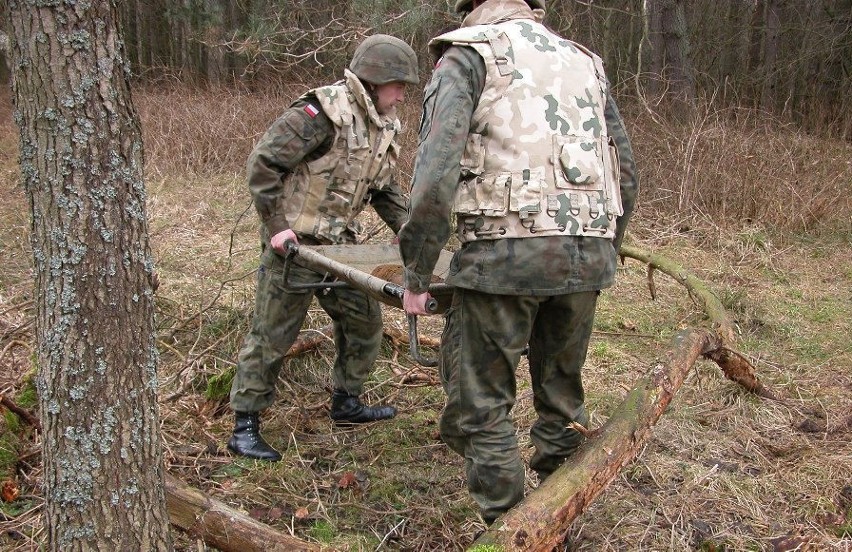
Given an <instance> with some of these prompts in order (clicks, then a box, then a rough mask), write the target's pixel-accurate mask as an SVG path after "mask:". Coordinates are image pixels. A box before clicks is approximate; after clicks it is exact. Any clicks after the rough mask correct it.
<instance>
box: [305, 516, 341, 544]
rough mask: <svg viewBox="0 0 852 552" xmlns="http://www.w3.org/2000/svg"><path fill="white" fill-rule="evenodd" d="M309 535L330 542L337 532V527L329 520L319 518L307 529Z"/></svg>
mask: <svg viewBox="0 0 852 552" xmlns="http://www.w3.org/2000/svg"><path fill="white" fill-rule="evenodd" d="M308 533H310V535H311V537H313V538H315V539H316V540H318V541H319V542H322V543H330V542H331V541H332V540H334V536H335V535H336V534H337V529H335V528H334V526H333V525H332V524H330V523H329V522H327V521H325V520H322V519H319V520H317V521H315V522H314V524H313V525H312V526H311V528H310V529H308Z"/></svg>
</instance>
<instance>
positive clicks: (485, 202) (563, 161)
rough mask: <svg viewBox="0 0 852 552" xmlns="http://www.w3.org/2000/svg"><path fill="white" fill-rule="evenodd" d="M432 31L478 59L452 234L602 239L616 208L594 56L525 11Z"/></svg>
mask: <svg viewBox="0 0 852 552" xmlns="http://www.w3.org/2000/svg"><path fill="white" fill-rule="evenodd" d="M435 41H443V42H449V43H451V44H456V45H466V46H470V47H472V48H475V49H476V51H477V52H478V53H479V54H480V55H481V56H482V58H483V59H484V60H485V65H486V69H487V74H486V79H485V88H484V90H483V92H482V95H481V97H480V100H479V104H478V105H477V107H476V109H475V111H474V113H473V118H472V121H471V130H470V133H469V136H468V139H467V144H466V146H465V151H464V155H463V157H462V160H461V179H460V182H459V188H458V191H457V193H456V198H455V205H454V210H455V212H456V214H457V222H458V227H457V233H458V237H459V239H460V240H461V241H462V242H467V241H473V240H482V239H501V238H524V237H536V236H553V235H566V236H592V237H599V238H608V239H612V238H613V237H614V235H615V221H616V218H617V217H618V216H619V215H621V214H622V212H623V210H622V207H621V195H620V188H619V173H618V167H619V163H618V159H617V153H616V149H615V146H614V144H613V143H612V142H611V140H610V138H609V136H608V135H607V129H606V122H605V120H604V107H605V101H606V97H607V95H606V87H607V83H606V77H605V76H604V72H603V67H602V63H601V60H600V58H599V57H597V56H596V55H595V54H593V53H591V52H589V51H588V50H586V49H585V48H583V47H582V46H580V45H578V44H575V43H573V42H571V41H569V40H565V39H563V38H561V37H559V36H557V35H555V34H553V33H551V32H550V31H549V30H547V28H545V27H544V26H543V25H541V24H539V23H537V22H535V21H532V20H528V19H516V20H512V21H508V22H504V23H499V24H496V25H482V26H472V27H463V28H461V29H458V30H456V31H452V32H450V33H447V34H444V35H441V36H439V37H437V38H436V39H435Z"/></svg>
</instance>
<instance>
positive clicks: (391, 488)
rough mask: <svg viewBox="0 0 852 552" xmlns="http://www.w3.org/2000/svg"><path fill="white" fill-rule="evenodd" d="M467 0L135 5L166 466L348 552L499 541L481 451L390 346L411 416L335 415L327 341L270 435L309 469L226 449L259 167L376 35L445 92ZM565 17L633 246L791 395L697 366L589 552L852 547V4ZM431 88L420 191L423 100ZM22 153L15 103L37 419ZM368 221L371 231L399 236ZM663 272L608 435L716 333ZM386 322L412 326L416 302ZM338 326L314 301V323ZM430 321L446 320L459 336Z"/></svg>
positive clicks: (17, 353)
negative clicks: (259, 144)
mask: <svg viewBox="0 0 852 552" xmlns="http://www.w3.org/2000/svg"><path fill="white" fill-rule="evenodd" d="M448 4H452V2H447V1H443V0H442V1H438V0H429V1H421V2H413V1H408V0H403V1H397V2H390V1H376V2H368V1H365V0H356V1H353V2H346V3H341V2H331V1H323V0H318V1H315V2H304V1H296V0H289V1H259V0H254V1H234V2H225V1H223V0H203V1H202V0H183V1H179V2H177V1H175V2H158V1H153V0H151V1H141V0H130V1H126V2H122V3H121V4H120V10H121V12H122V20H123V29H124V32H125V46H126V48H127V54H128V57H129V59H130V60H131V65H132V72H133V74H134V75H135V78H134V81H133V83H132V86H133V94H134V101H135V103H136V106H137V109H138V110H139V113H140V117H141V120H142V128H143V133H144V142H145V152H146V167H145V170H146V186H147V189H148V196H149V212H148V214H149V220H150V231H151V245H152V248H153V249H154V251H155V256H156V258H157V266H158V271H159V274H160V279H161V288H160V290H159V291H158V304H157V305H158V332H159V345H160V352H161V358H160V363H161V366H160V374H161V384H160V385H161V408H162V415H163V432H164V435H163V437H164V442H165V444H166V457H167V458H166V461H167V465H168V468H169V471H170V472H171V473H173V474H175V475H177V476H179V477H181V478H182V479H184V480H185V481H187V482H189V483H191V484H192V485H194V486H196V487H198V488H201V489H203V490H204V491H205V492H207V493H209V494H210V495H212V496H214V497H216V498H217V499H219V500H222V501H225V502H227V503H228V504H230V505H232V506H233V507H236V508H241V509H244V510H246V511H248V512H250V513H251V514H252V515H253V516H254V517H257V518H258V519H261V520H262V521H264V522H266V523H269V524H270V525H273V526H275V527H276V528H278V529H279V530H282V531H285V532H289V533H293V534H294V535H296V536H298V537H300V538H303V539H305V540H311V541H314V542H317V543H322V544H326V545H328V546H330V547H332V548H334V549H350V550H378V549H388V550H445V549H446V550H451V549H461V548H463V547H464V546H466V545H467V544H468V543H469V542H470V541H471V540H472V537H473V535H474V534H475V533H476V532H477V531H478V530H479V529H481V524H479V522H478V520H477V519H476V515H475V507H474V506H473V505H472V503H471V502H470V500H469V498H468V497H467V495H466V492H465V490H464V482H463V480H462V473H463V471H462V467H461V462H460V460H459V459H458V458H456V457H454V456H453V455H452V454H450V453H449V452H448V451H447V450H446V448H445V447H444V446H443V445H442V444H441V443H440V441H439V440H438V439H437V438H436V435H435V429H436V426H435V420H436V419H437V417H438V415H439V412H440V407H441V404H442V395H441V390H440V387H439V386H437V385H436V383H435V380H434V378H432V377H431V376H432V374H430V373H429V371H428V370H422V369H418V368H416V367H415V366H413V365H412V363H411V362H410V360H408V359H407V358H405V356H406V355H405V352H404V347H402V348H399V347H397V345H396V344H394V343H393V342H392V341H388V344H387V347H386V351H385V353H384V354H383V357H382V359H381V361H380V365H379V366H378V369H377V372H376V375H375V376H374V380H375V381H373V382H372V385H371V391H370V393H372V394H375V396H376V397H377V398H378V397H381V398H390V399H392V400H394V401H395V402H396V403H397V404H398V405H399V406H400V407H401V408H402V411H403V413H404V414H403V415H402V416H400V418H399V419H398V423H397V422H394V424H387V425H383V426H381V427H374V428H369V429H358V430H348V431H342V430H340V429H338V428H335V427H334V426H332V425H331V424H329V423H328V421H327V416H326V410H325V409H326V408H327V405H326V400H327V395H328V388H329V385H330V382H329V376H328V366H329V363H330V361H331V359H332V358H333V354H334V352H333V347H332V346H331V345H330V344H329V343H328V342H326V343H324V344H322V345H321V346H320V347H319V348H318V349H317V350H316V351H314V352H312V353H310V354H307V355H302V356H299V357H296V358H293V359H291V360H290V362H289V365H288V368H287V370H286V371H285V377H283V378H282V382H281V386H280V387H281V396H280V398H279V402H278V403H277V404H276V407H274V408H273V409H271V410H274V412H272V413H270V416H269V419H268V421H267V422H266V425H265V426H264V427H265V433H267V434H268V435H269V436H270V438H271V440H272V442H273V444H274V445H276V446H278V447H279V448H283V449H286V450H287V455H286V457H285V461H284V462H282V463H280V464H278V465H275V466H265V465H263V466H258V465H255V464H253V463H251V462H246V461H244V460H242V459H235V458H232V457H231V456H229V455H228V454H227V452H226V451H225V450H224V442H225V439H226V438H227V435H228V433H229V429H230V427H229V426H230V424H231V423H232V420H231V417H230V414H229V411H228V409H227V402H226V399H225V394H226V391H227V384H225V385H224V386H223V385H222V381H223V380H224V381H225V382H227V381H228V380H227V377H228V374H229V373H231V371H232V370H233V361H234V358H235V355H236V351H237V350H238V347H239V344H240V340H241V338H242V335H243V334H244V333H245V331H246V328H247V326H248V323H249V321H250V316H251V310H252V305H253V269H254V265H255V264H256V255H257V239H256V222H255V220H254V215H253V213H252V212H251V205H250V200H249V197H248V193H247V191H246V189H245V184H244V181H243V176H244V175H243V171H244V164H245V160H246V157H247V155H248V152H249V151H250V149H251V146H252V144H253V143H254V141H255V140H256V139H257V138H258V137H259V135H260V134H261V133H262V132H263V131H264V130H265V129H266V128H267V127H268V125H269V124H270V123H271V121H272V120H273V119H274V118H275V117H276V116H277V114H278V113H280V112H281V110H282V109H284V108H285V107H286V106H287V105H288V104H289V103H290V102H291V101H292V100H293V99H295V98H296V97H297V96H298V95H300V94H301V93H302V92H304V91H305V90H307V89H308V88H310V87H312V86H316V85H320V84H326V83H328V82H330V81H333V80H336V79H337V78H339V77H340V76H341V75H342V70H343V68H344V67H345V66H346V64H347V63H348V59H349V57H350V56H351V53H352V51H353V49H354V47H355V45H356V44H357V43H358V42H359V41H360V40H361V38H363V37H364V36H366V35H368V34H372V33H374V32H384V33H389V34H394V35H396V36H399V37H401V38H403V39H405V40H407V41H409V42H410V43H411V44H412V46H413V47H414V48H415V50H416V51H417V52H418V54H419V56H420V61H421V72H422V74H423V84H425V82H426V77H427V75H428V74H429V72H430V69H431V66H432V63H433V62H434V60H431V59H429V56H428V54H427V49H426V43H427V42H428V39H429V38H430V37H431V36H434V35H436V34H438V33H440V32H441V31H443V30H447V29H449V28H453V27H454V26H456V25H457V23H458V19H457V18H456V17H455V16H454V15H452V14H451V9H450V8H451V6H450V5H448ZM548 4H549V6H548V8H549V9H548V17H547V23H548V24H549V25H550V26H551V27H552V28H554V29H555V30H556V31H558V32H559V33H561V34H562V35H563V36H566V37H568V38H571V39H573V40H576V41H577V42H580V43H582V44H584V45H586V46H588V47H589V48H591V49H592V50H594V51H596V52H598V53H599V54H600V55H601V56H602V57H603V58H604V61H605V64H606V67H607V71H608V76H609V78H610V81H611V84H612V86H613V89H614V91H615V96H616V98H617V100H618V102H619V105H620V107H621V110H622V113H623V115H624V117H625V120H626V123H627V127H628V130H629V131H630V133H631V138H632V141H633V145H634V149H635V152H636V159H637V165H638V170H639V175H640V180H641V183H642V190H641V196H640V204H639V207H638V210H637V213H636V215H635V218H634V221H633V224H632V227H631V229H630V235H629V238H628V239H629V242H630V243H632V244H634V245H637V246H639V247H643V248H647V249H651V250H654V251H655V252H659V253H662V254H665V255H668V256H670V257H671V258H673V259H675V260H677V261H678V262H680V263H681V264H682V265H683V266H685V267H686V268H687V269H689V270H692V271H694V272H695V273H696V274H698V275H699V277H701V278H703V279H705V280H707V281H708V282H709V283H710V284H711V286H712V287H713V289H714V290H715V291H716V293H717V294H718V295H719V296H720V298H721V299H722V300H723V303H724V304H725V305H726V307H728V308H729V310H730V311H731V312H732V313H733V315H734V316H735V317H736V318H737V321H738V324H739V328H740V330H741V334H740V336H739V337H740V339H741V343H740V345H741V347H742V351H743V352H744V353H745V354H746V355H748V356H749V358H750V359H752V361H753V363H754V364H755V366H756V367H757V368H758V370H759V375H760V377H761V378H762V379H763V380H764V381H765V382H767V383H768V384H769V385H771V386H773V387H774V388H776V389H777V390H779V391H781V393H780V395H781V396H782V397H784V398H785V400H782V401H774V402H771V401H766V400H764V399H757V398H755V397H753V396H751V395H748V394H747V393H746V392H745V391H744V390H742V389H740V388H738V387H737V386H736V385H734V384H732V383H731V382H728V381H726V380H724V379H723V378H722V377H721V376H720V374H719V373H718V371H717V370H715V369H714V368H713V366H712V364H707V365H704V364H701V365H699V366H697V367H696V369H695V370H694V371H693V373H692V374H691V376H690V378H689V379H688V380H687V383H686V384H685V386H684V389H683V390H682V392H681V394H680V395H679V397H678V399H677V401H676V402H675V403H673V405H672V407H671V408H670V410H669V412H667V414H666V415H665V416H664V419H663V421H662V422H661V423H660V425H659V426H658V427H657V433H656V435H655V437H654V438H653V440H652V442H651V443H650V444H649V446H648V447H647V448H646V450H645V451H644V452H643V454H642V456H641V457H640V459H639V460H638V461H637V462H635V463H634V464H632V465H630V466H628V467H627V468H626V469H625V470H624V472H623V473H622V474H621V475H620V477H619V478H618V479H617V480H616V481H615V482H614V483H613V484H612V486H611V487H610V489H609V490H608V491H607V492H606V493H605V494H604V495H602V496H601V497H600V498H599V499H598V501H597V502H596V503H595V504H594V505H593V507H592V508H591V509H590V511H589V512H587V513H586V514H585V515H584V516H581V518H580V519H579V520H578V522H577V523H576V524H575V527H574V528H573V530H572V532H571V535H570V542H569V543H568V544H567V547H568V549H571V550H634V549H635V550H688V549H700V550H797V549H798V550H804V549H813V550H845V551H848V550H850V549H852V540H850V531H852V529H851V528H850V527H852V479H850V476H849V474H850V473H852V460H850V458H852V445H850V440H852V427H850V426H852V419H851V418H850V417H849V412H850V410H852V398H850V395H852V375H850V373H852V350H850V343H849V339H848V338H849V335H850V334H852V332H850V322H849V320H850V319H852V306H850V303H852V295H850V289H852V263H850V261H849V257H850V255H849V253H848V252H849V245H850V234H852V216H850V213H852V200H850V197H852V144H850V140H852V94H850V93H849V91H850V90H852V1H844V0H837V1H829V0H816V1H807V2H806V1H804V0H802V1H794V0H786V1H781V0H775V1H772V0H749V1H730V2H711V1H704V0H695V1H693V2H683V1H676V0H646V1H645V2H639V1H635V0H622V1H618V0H607V1H599V2H581V1H568V0H562V1H550V2H549V3H548ZM0 59H4V58H2V57H0ZM7 76H8V75H7V69H6V67H5V65H4V62H0V79H3V81H4V82H5V81H6V79H7ZM409 92H410V98H409V101H408V102H407V104H406V106H405V107H404V109H403V111H402V113H401V118H402V120H403V123H404V126H405V128H406V129H407V131H406V134H405V135H404V139H403V148H404V149H403V151H404V155H403V159H402V163H401V168H400V169H401V175H400V180H401V182H403V183H406V182H408V181H409V180H410V176H411V168H412V166H413V154H414V150H415V147H416V136H414V130H413V129H415V128H416V127H417V120H418V117H419V101H420V99H421V98H420V92H421V91H420V90H419V89H413V90H410V91H409ZM17 140H18V137H17V130H16V129H15V125H14V122H13V118H12V113H11V106H10V102H9V98H8V95H6V94H4V95H3V97H2V100H0V144H2V148H0V180H2V193H3V198H4V201H3V202H2V206H0V267H2V268H0V331H2V334H0V336H2V340H0V351H2V354H0V361H2V364H0V392H2V394H4V395H7V396H11V397H14V398H15V400H16V401H17V402H18V403H20V404H22V405H24V406H29V407H32V406H33V405H34V404H35V400H34V398H33V393H34V391H33V387H32V372H33V365H32V353H33V348H34V343H33V342H32V327H31V324H32V317H33V312H32V301H31V297H30V296H31V290H32V278H31V265H32V251H31V249H30V246H29V242H28V232H29V221H28V219H27V215H26V213H27V208H26V198H25V195H24V194H23V192H22V190H21V189H20V186H19V180H20V177H19V175H18V169H17ZM368 222H373V223H375V221H368ZM368 227H369V228H370V232H368V235H365V236H364V237H365V239H366V238H367V237H368V236H369V238H370V239H371V240H386V239H390V237H389V236H388V235H387V234H386V233H385V232H383V230H382V229H381V227H380V225H378V224H372V225H368ZM657 280H658V281H657V285H656V300H655V301H651V300H650V298H649V297H648V292H647V289H645V286H646V276H645V272H644V267H642V266H639V265H637V264H634V263H630V262H628V263H627V264H626V265H625V266H624V267H623V268H622V269H621V270H620V274H619V283H618V285H617V287H616V288H614V289H613V290H612V292H610V293H607V294H605V295H604V297H603V300H602V305H601V311H600V314H599V316H598V320H597V322H596V334H595V339H594V341H593V344H592V347H591V351H590V358H589V362H588V367H587V374H588V375H587V387H588V392H589V402H590V406H591V407H592V409H593V422H594V423H595V425H599V424H600V423H602V421H604V420H605V419H606V416H607V413H608V412H609V411H611V409H612V407H613V406H614V405H615V404H617V403H618V401H619V400H620V398H622V397H623V395H624V394H625V392H626V390H627V389H629V387H630V385H631V382H633V381H635V379H636V378H637V376H638V375H639V374H641V373H644V371H646V370H647V367H648V366H650V364H651V363H652V361H653V359H654V358H655V355H656V354H657V353H659V352H660V351H661V350H662V349H663V348H664V346H665V344H666V342H667V340H668V339H670V338H671V336H672V335H674V333H675V332H676V331H677V330H678V329H680V328H681V327H683V326H685V325H688V324H693V323H700V322H701V321H702V319H703V318H702V314H701V312H700V309H698V308H697V307H696V306H695V305H694V304H692V303H691V302H690V300H689V298H688V297H687V296H686V295H685V293H684V292H683V291H682V289H681V288H679V286H678V285H677V284H676V283H673V282H666V281H664V279H662V278H661V277H660V276H657ZM386 317H387V321H388V322H387V323H388V325H389V326H391V325H394V324H397V325H400V327H402V326H401V324H402V321H401V320H400V319H399V313H398V312H393V311H391V310H389V311H387V312H386ZM327 322H328V320H327V319H325V318H324V314H323V313H322V311H321V310H319V309H315V310H313V311H312V313H311V316H310V320H309V323H308V324H309V328H313V329H320V328H322V327H324V326H325V324H327ZM434 324H435V326H434V327H432V328H430V327H428V325H427V327H426V329H425V330H426V332H427V334H428V333H429V332H430V331H431V332H432V334H433V335H435V336H437V335H438V333H439V331H440V327H439V322H434ZM522 368H523V367H522ZM413 375H417V377H412V376H413ZM519 377H520V378H521V379H522V383H521V384H520V385H519V393H520V394H519V401H518V405H517V407H516V409H515V416H516V419H517V420H518V422H519V423H518V426H519V436H520V438H521V442H522V443H525V444H528V437H527V436H526V434H525V433H524V431H525V428H528V427H529V422H530V420H531V418H532V416H533V411H532V407H531V397H530V393H529V387H528V386H525V385H524V384H523V378H524V374H523V369H521V370H519ZM430 378H431V379H430ZM3 413H4V417H3V418H2V419H0V424H3V426H2V429H3V434H2V437H0V478H2V479H5V478H10V479H14V480H15V481H16V484H17V485H18V486H19V488H20V489H21V494H20V496H19V497H17V499H16V500H15V501H12V502H8V503H0V512H2V514H0V515H2V517H0V524H2V529H3V530H2V531H0V548H2V549H4V550H5V549H9V550H17V549H20V550H34V549H38V547H39V543H40V542H41V539H43V538H44V535H43V533H42V527H41V521H40V519H39V506H40V503H41V497H40V493H41V489H40V487H39V484H40V477H41V473H40V466H39V458H38V435H37V433H35V432H33V431H31V430H29V429H27V428H26V427H24V424H22V423H21V421H20V420H18V419H17V418H16V417H15V416H14V415H12V414H10V413H9V412H7V411H4V412H3ZM534 484H535V481H534V480H533V479H532V476H531V480H530V485H531V486H533V485H534ZM184 540H185V542H181V543H180V545H181V546H183V547H185V548H186V549H190V548H192V549H196V548H197V547H202V546H204V545H203V544H200V543H195V542H194V541H192V540H191V539H189V538H185V539H184Z"/></svg>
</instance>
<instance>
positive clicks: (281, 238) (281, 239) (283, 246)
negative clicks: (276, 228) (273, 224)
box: [269, 228, 299, 255]
mask: <svg viewBox="0 0 852 552" xmlns="http://www.w3.org/2000/svg"><path fill="white" fill-rule="evenodd" d="M288 241H290V242H293V243H295V244H296V245H299V240H298V239H296V233H295V232H293V231H292V230H290V229H289V228H288V229H287V230H284V231H282V232H278V233H277V234H275V235H274V236H272V239H271V240H269V245H271V246H272V249H274V250H275V251H277V252H278V253H280V254H282V255H286V254H287V242H288Z"/></svg>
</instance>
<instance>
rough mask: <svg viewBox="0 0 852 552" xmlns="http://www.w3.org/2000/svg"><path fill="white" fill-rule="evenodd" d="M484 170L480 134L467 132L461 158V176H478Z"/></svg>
mask: <svg viewBox="0 0 852 552" xmlns="http://www.w3.org/2000/svg"><path fill="white" fill-rule="evenodd" d="M484 170H485V145H484V144H483V143H482V135H481V134H468V136H467V142H466V143H465V145H464V152H463V153H462V158H461V177H462V178H468V177H469V176H471V175H476V176H479V175H481V174H482V171H484Z"/></svg>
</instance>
